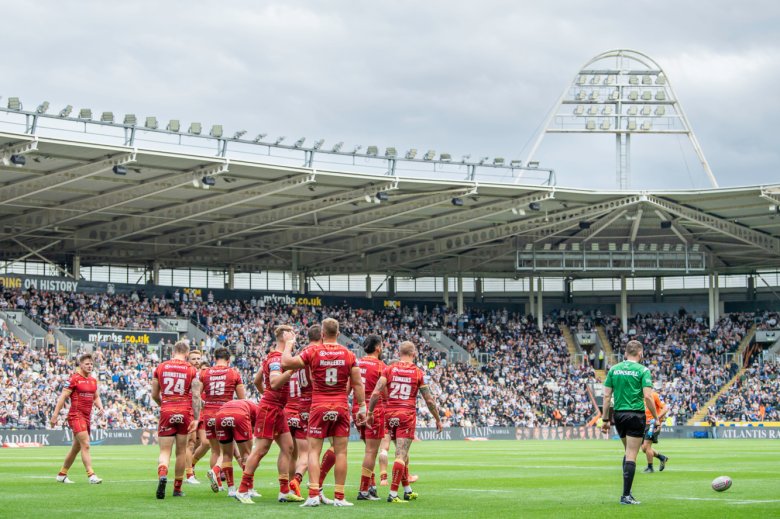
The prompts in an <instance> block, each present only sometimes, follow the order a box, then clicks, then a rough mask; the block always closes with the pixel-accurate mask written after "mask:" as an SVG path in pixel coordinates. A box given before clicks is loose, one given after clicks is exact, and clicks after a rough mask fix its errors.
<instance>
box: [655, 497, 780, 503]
mask: <svg viewBox="0 0 780 519" xmlns="http://www.w3.org/2000/svg"><path fill="white" fill-rule="evenodd" d="M669 499H680V500H683V501H720V502H725V503H728V504H730V505H759V504H765V503H780V499H729V498H725V497H724V498H719V497H677V496H669Z"/></svg>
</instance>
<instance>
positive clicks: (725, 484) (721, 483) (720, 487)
mask: <svg viewBox="0 0 780 519" xmlns="http://www.w3.org/2000/svg"><path fill="white" fill-rule="evenodd" d="M730 488H731V478H730V477H728V476H720V477H718V478H715V479H713V480H712V490H714V491H715V492H725V491H726V490H728V489H730Z"/></svg>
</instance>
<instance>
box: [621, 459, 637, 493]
mask: <svg viewBox="0 0 780 519" xmlns="http://www.w3.org/2000/svg"><path fill="white" fill-rule="evenodd" d="M635 472H636V462H635V461H627V462H626V463H625V466H624V468H623V495H624V496H629V495H631V486H632V485H633V484H634V473H635Z"/></svg>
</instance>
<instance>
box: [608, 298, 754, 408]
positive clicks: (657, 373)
mask: <svg viewBox="0 0 780 519" xmlns="http://www.w3.org/2000/svg"><path fill="white" fill-rule="evenodd" d="M753 322H754V316H753V314H741V313H734V314H729V315H726V316H723V317H722V318H721V319H720V320H719V321H718V322H717V323H716V325H715V327H714V328H713V329H712V330H710V328H709V326H708V324H707V319H706V318H705V317H704V316H702V315H691V314H688V313H686V312H684V311H680V312H677V313H674V314H670V313H664V314H660V313H656V314H638V315H636V316H634V317H632V318H631V319H630V320H629V323H628V328H629V330H628V332H627V333H623V332H622V331H621V329H620V320H619V319H618V318H615V317H612V318H608V319H606V325H605V328H606V331H607V335H608V337H609V339H610V341H611V342H612V348H613V350H614V351H616V352H620V351H623V349H624V346H625V343H626V342H628V341H629V340H631V339H637V340H639V341H640V342H642V343H643V345H644V356H645V363H646V364H647V366H648V367H649V368H650V370H651V372H652V374H653V380H654V381H655V384H656V389H657V390H658V392H659V394H660V395H661V397H662V399H664V401H665V402H666V403H667V405H670V406H671V407H670V413H669V414H670V416H671V417H673V418H674V419H675V421H676V423H685V421H686V420H688V419H689V418H691V417H692V416H693V415H694V414H695V413H696V412H697V411H698V410H699V409H701V407H702V406H704V405H705V404H706V403H707V401H708V400H709V399H710V398H711V397H712V396H713V395H714V394H715V393H716V392H717V391H718V390H719V389H720V388H721V387H722V386H723V384H725V383H726V382H728V381H729V380H730V379H731V378H733V377H734V375H735V374H736V373H737V371H738V370H739V367H738V366H737V364H736V362H735V359H734V357H733V356H729V355H728V354H731V353H734V352H736V350H737V349H738V347H739V344H740V342H741V340H742V338H743V337H744V336H745V335H746V334H747V331H748V330H749V329H750V327H751V326H752V324H753Z"/></svg>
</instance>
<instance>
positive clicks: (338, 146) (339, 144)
mask: <svg viewBox="0 0 780 519" xmlns="http://www.w3.org/2000/svg"><path fill="white" fill-rule="evenodd" d="M343 147H344V141H339V142H337V143H336V144H334V145H333V153H338V152H340V151H341V148H343Z"/></svg>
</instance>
